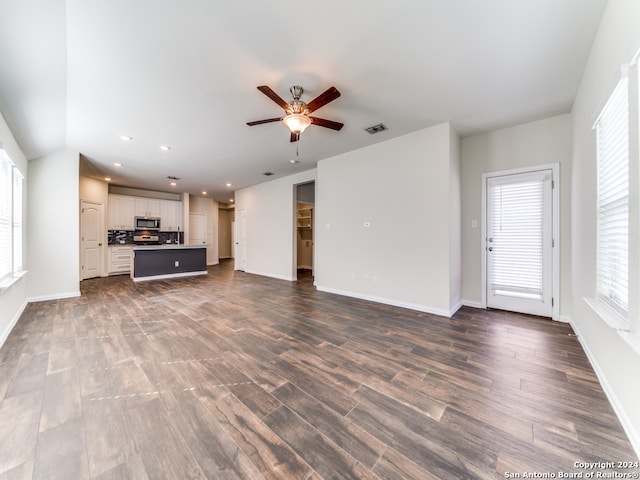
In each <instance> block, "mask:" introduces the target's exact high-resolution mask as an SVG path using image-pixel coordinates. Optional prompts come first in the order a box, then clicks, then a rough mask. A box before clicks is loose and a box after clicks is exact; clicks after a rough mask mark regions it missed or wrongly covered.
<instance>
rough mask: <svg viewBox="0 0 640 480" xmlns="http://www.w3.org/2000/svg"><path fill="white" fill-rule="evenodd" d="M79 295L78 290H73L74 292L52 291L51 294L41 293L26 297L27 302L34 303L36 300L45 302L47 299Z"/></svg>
mask: <svg viewBox="0 0 640 480" xmlns="http://www.w3.org/2000/svg"><path fill="white" fill-rule="evenodd" d="M79 296H80V291H79V290H78V291H75V292H67V293H54V294H51V295H41V296H38V297H29V298H27V301H28V302H29V303H36V302H46V301H47V300H61V299H63V298H74V297H79Z"/></svg>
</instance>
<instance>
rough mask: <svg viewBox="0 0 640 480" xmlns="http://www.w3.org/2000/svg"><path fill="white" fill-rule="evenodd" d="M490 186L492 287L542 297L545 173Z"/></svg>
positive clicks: (515, 293) (535, 297)
mask: <svg viewBox="0 0 640 480" xmlns="http://www.w3.org/2000/svg"><path fill="white" fill-rule="evenodd" d="M536 177H537V178H531V179H528V180H522V181H514V182H510V183H499V184H496V185H493V186H492V187H491V191H490V195H491V197H492V198H491V202H492V209H493V214H492V217H491V222H492V223H491V225H490V232H491V233H490V235H491V240H490V242H491V247H492V254H491V257H490V259H491V279H490V281H491V289H492V290H494V291H496V292H498V293H501V294H506V295H509V294H511V295H516V296H522V297H525V298H532V299H540V298H542V288H543V254H544V252H543V248H544V245H543V240H544V236H543V232H544V230H543V224H544V181H545V176H544V175H536Z"/></svg>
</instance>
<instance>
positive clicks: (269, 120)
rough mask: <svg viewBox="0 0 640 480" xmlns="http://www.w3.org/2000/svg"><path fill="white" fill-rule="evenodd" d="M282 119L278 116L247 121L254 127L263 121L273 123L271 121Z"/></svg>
mask: <svg viewBox="0 0 640 480" xmlns="http://www.w3.org/2000/svg"><path fill="white" fill-rule="evenodd" d="M280 120H282V117H276V118H265V119H264V120H256V121H255V122H247V125H249V126H250V127H253V126H254V125H262V124H263V123H271V122H279V121H280Z"/></svg>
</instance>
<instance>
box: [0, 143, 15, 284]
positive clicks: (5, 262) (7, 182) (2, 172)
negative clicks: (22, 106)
mask: <svg viewBox="0 0 640 480" xmlns="http://www.w3.org/2000/svg"><path fill="white" fill-rule="evenodd" d="M12 167H13V166H12V164H11V160H9V157H8V156H7V155H6V154H5V153H4V150H0V281H2V280H4V279H5V278H6V277H8V276H9V275H11V273H12V267H11V263H12V255H11V214H12V209H11V186H12V185H11V183H12V182H11V170H12Z"/></svg>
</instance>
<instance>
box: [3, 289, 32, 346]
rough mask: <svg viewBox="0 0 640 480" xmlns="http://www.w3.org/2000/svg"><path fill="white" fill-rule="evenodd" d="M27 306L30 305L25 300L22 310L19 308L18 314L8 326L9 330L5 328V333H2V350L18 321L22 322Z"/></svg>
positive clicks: (21, 306)
mask: <svg viewBox="0 0 640 480" xmlns="http://www.w3.org/2000/svg"><path fill="white" fill-rule="evenodd" d="M27 305H28V302H27V300H26V299H25V301H24V302H23V303H22V305H20V308H18V310H17V311H16V314H15V315H14V316H13V318H12V319H11V321H10V322H9V324H8V325H7V328H5V330H4V332H2V335H1V336H0V348H2V346H3V345H4V342H6V341H7V338H9V335H10V334H11V331H12V330H13V328H14V327H15V326H16V324H17V323H18V320H20V317H21V316H22V313H23V312H24V309H25V308H27Z"/></svg>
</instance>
